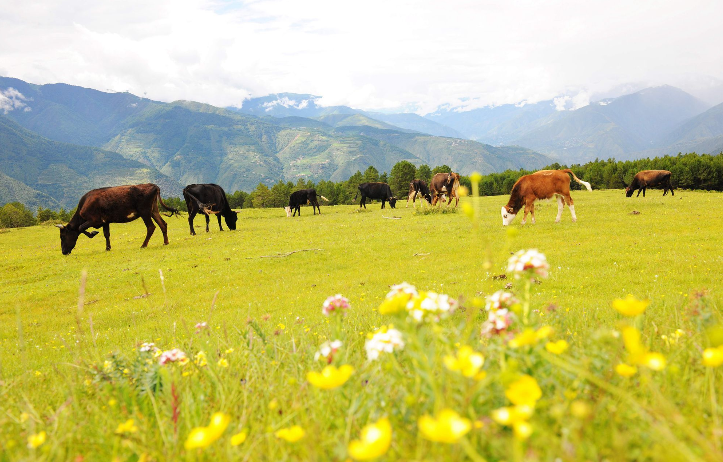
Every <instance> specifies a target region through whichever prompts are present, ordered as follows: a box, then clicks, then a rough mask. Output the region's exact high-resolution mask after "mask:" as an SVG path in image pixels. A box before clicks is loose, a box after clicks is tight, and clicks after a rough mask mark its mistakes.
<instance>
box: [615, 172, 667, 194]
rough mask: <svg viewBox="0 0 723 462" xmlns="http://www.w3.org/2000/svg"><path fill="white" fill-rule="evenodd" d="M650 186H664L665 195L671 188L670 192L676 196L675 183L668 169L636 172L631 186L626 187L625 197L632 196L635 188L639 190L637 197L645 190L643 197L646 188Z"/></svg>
mask: <svg viewBox="0 0 723 462" xmlns="http://www.w3.org/2000/svg"><path fill="white" fill-rule="evenodd" d="M649 186H662V187H663V196H665V195H666V194H668V190H670V194H672V195H674V196H675V193H674V192H673V185H672V184H670V172H669V171H667V170H642V171H640V172H638V173H636V174H635V178H633V181H632V183H630V186H628V187H627V188H625V197H631V196H632V195H633V193H634V192H635V190H636V189H637V190H638V195H637V196H635V197H640V192H641V191H642V192H643V197H645V190H646V189H647V188H648V187H649Z"/></svg>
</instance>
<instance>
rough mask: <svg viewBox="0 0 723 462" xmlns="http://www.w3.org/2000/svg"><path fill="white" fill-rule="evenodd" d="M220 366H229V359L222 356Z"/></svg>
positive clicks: (219, 361)
mask: <svg viewBox="0 0 723 462" xmlns="http://www.w3.org/2000/svg"><path fill="white" fill-rule="evenodd" d="M218 367H228V361H227V360H226V358H221V359H219V360H218Z"/></svg>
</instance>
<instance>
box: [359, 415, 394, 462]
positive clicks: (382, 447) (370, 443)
mask: <svg viewBox="0 0 723 462" xmlns="http://www.w3.org/2000/svg"><path fill="white" fill-rule="evenodd" d="M391 444H392V426H391V425H390V424H389V419H387V418H386V417H385V418H383V419H379V420H378V421H376V422H375V423H373V424H368V425H366V426H365V427H364V428H362V431H361V438H359V439H358V440H354V441H352V442H351V443H349V455H350V456H351V457H352V459H355V460H370V459H376V458H377V457H380V456H383V455H384V454H386V452H387V451H388V450H389V446H390V445H391Z"/></svg>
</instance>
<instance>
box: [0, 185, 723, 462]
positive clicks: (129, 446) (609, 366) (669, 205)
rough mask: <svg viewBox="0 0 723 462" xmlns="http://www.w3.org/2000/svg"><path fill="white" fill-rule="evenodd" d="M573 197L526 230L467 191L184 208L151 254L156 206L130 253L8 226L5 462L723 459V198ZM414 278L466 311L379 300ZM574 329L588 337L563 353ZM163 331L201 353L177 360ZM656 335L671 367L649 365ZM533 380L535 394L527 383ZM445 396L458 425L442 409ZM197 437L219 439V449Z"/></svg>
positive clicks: (121, 236)
mask: <svg viewBox="0 0 723 462" xmlns="http://www.w3.org/2000/svg"><path fill="white" fill-rule="evenodd" d="M573 198H574V200H575V206H576V207H575V208H576V212H577V216H578V222H577V223H572V222H571V219H570V213H569V210H568V209H567V208H565V211H564V212H563V216H562V222H561V223H559V224H555V223H554V219H555V215H556V212H557V204H556V202H554V201H547V202H541V203H539V204H538V208H537V213H536V218H537V224H535V225H532V224H530V223H528V224H527V225H525V226H521V224H520V223H521V218H522V214H520V215H519V216H518V217H517V218H516V219H515V221H514V222H513V223H512V225H511V226H509V227H507V228H503V227H502V225H501V221H502V220H501V218H500V207H501V206H503V205H504V204H506V202H507V197H501V196H497V197H482V198H464V199H463V201H462V202H463V204H469V205H470V206H471V207H472V208H471V210H475V211H476V216H475V217H474V218H470V217H469V216H468V214H467V213H465V212H464V211H463V210H461V209H460V210H459V212H458V213H430V214H419V213H415V211H414V209H413V208H411V207H410V208H405V203H404V202H399V203H398V206H399V208H397V209H394V210H392V209H389V208H388V207H387V208H386V209H384V210H380V209H379V208H380V204H379V203H374V204H372V205H367V206H368V209H367V210H365V211H359V209H358V207H357V206H334V207H324V206H323V205H322V215H320V216H319V215H317V216H314V215H312V213H311V208H309V207H304V208H302V213H303V215H302V216H301V217H300V218H286V216H285V213H284V211H283V209H280V208H279V209H244V210H242V211H240V213H239V222H238V229H237V230H236V231H224V232H219V230H218V226H217V224H216V223H215V219H213V220H212V222H211V225H210V230H211V231H210V232H209V233H206V232H205V223H203V220H202V217H200V218H199V217H197V218H196V232H197V233H198V235H197V236H190V235H189V229H188V222H187V220H186V216H185V215H184V216H183V217H182V218H180V219H179V218H175V217H174V218H165V220H166V222H167V223H168V225H169V239H170V245H168V246H163V245H162V242H163V240H162V236H161V233H160V230H159V229H156V232H155V234H154V236H153V237H152V238H151V241H150V244H149V247H148V248H147V249H140V245H141V243H142V242H143V238H144V235H145V227H144V225H143V224H142V222H141V221H140V220H138V221H136V222H133V223H130V224H125V225H111V244H112V246H113V249H112V250H111V251H110V252H106V251H105V241H104V238H103V236H102V233H100V234H99V235H98V236H96V237H95V238H94V239H92V240H91V239H88V238H86V237H84V236H81V237H80V238H79V240H78V244H77V246H76V248H75V250H74V251H73V253H72V254H71V255H70V256H67V257H64V256H63V255H62V254H61V252H60V242H59V236H58V230H57V229H56V228H55V227H52V226H35V227H30V228H22V229H12V230H6V231H3V232H2V233H1V234H0V255H2V256H1V257H0V262H1V263H0V270H1V273H0V274H2V284H1V285H0V388H1V390H2V396H3V399H2V400H0V461H6V460H8V461H9V460H53V461H55V460H76V461H82V460H119V461H137V460H143V461H151V460H155V461H161V460H340V461H343V460H348V459H349V458H353V459H357V460H365V459H374V458H377V457H378V458H379V460H405V461H407V460H408V461H412V460H414V461H422V460H430V461H431V460H475V461H480V460H490V461H492V460H541V461H542V460H544V461H552V460H563V461H578V460H701V461H703V460H706V461H707V460H721V459H722V458H723V452H722V451H721V438H722V437H723V415H722V414H721V413H722V412H723V409H721V403H723V393H721V391H720V390H721V385H722V384H723V377H721V370H720V369H718V368H716V367H706V366H705V365H704V364H703V360H702V352H703V350H704V349H706V348H711V347H717V346H718V345H719V344H723V335H721V334H720V331H721V330H723V328H719V327H718V325H719V324H720V323H721V313H720V307H721V306H722V302H723V295H722V289H723V282H722V281H723V276H722V271H721V269H723V252H722V251H721V244H723V194H720V193H707V192H697V191H683V190H680V191H676V195H675V196H674V197H671V196H670V195H668V196H665V197H662V192H660V191H652V190H649V191H648V193H647V197H646V198H643V197H642V196H641V197H639V198H635V197H633V198H625V196H624V194H623V192H622V191H616V190H612V191H593V192H587V191H573ZM461 205H462V204H461ZM468 210H469V209H468ZM634 211H635V212H639V213H633V212H634ZM397 218H398V219H397ZM224 229H226V225H225V223H224ZM531 248H536V249H538V250H539V251H540V252H542V253H543V254H544V255H545V256H546V259H547V262H548V264H549V267H550V268H549V277H547V278H542V277H537V278H536V281H533V283H530V284H527V283H526V282H525V279H524V278H523V279H516V278H515V277H514V276H513V274H512V272H508V271H507V261H508V258H509V257H510V255H511V253H513V252H516V251H518V250H520V249H531ZM82 274H86V275H87V276H82ZM502 275H504V276H502ZM528 280H529V279H528ZM403 281H406V282H408V283H410V284H412V285H414V286H416V288H417V290H418V291H433V292H437V293H440V294H447V295H449V296H450V297H452V298H454V299H457V300H458V301H459V307H458V308H457V309H456V310H454V312H451V313H450V314H449V316H446V317H445V316H442V319H441V320H440V321H439V322H435V321H434V320H431V321H427V322H422V323H416V322H414V321H413V320H411V319H409V318H408V317H407V315H406V312H404V310H402V312H397V313H392V314H380V313H379V307H380V304H382V302H383V301H384V300H385V295H387V293H388V292H389V290H390V286H392V285H393V284H399V283H401V282H403ZM506 285H507V286H508V288H507V290H508V291H510V292H513V293H515V294H516V296H517V297H518V299H519V300H520V302H519V303H517V304H515V305H514V306H513V307H511V310H512V311H514V312H515V313H516V321H515V322H514V323H513V324H512V326H511V327H510V328H509V329H508V330H507V332H506V334H504V335H496V336H483V335H481V334H480V331H481V328H482V325H483V323H484V322H485V321H486V320H487V319H488V313H487V311H486V310H485V297H486V296H490V295H491V294H493V293H494V292H496V291H498V290H501V289H505V286H506ZM334 294H342V295H343V296H344V297H346V298H348V300H349V302H350V304H351V308H349V309H348V310H347V313H346V316H342V315H339V314H336V315H332V316H328V317H327V316H325V315H323V314H322V304H323V303H324V301H325V300H326V299H327V297H329V296H331V295H334ZM628 294H631V295H633V296H634V297H636V299H639V300H645V299H648V300H650V304H649V305H648V306H647V309H646V310H645V312H644V313H643V314H639V315H637V316H635V317H625V316H623V315H621V314H620V313H618V312H617V311H616V310H615V309H613V308H612V306H611V304H612V303H613V300H615V299H624V298H625V297H626V296H627V295H628ZM528 306H529V313H528V315H525V311H526V308H527V307H528ZM203 322H205V323H206V325H202V326H199V327H197V324H199V323H203ZM389 325H393V328H394V329H397V330H399V331H400V332H401V334H402V336H403V338H404V343H405V346H404V348H403V349H399V350H395V352H394V353H383V354H382V355H381V356H380V357H379V359H377V360H374V361H371V360H368V359H367V353H366V352H365V342H366V341H368V340H369V337H370V336H371V335H372V333H374V332H376V331H377V330H378V329H379V328H381V327H382V326H389ZM545 326H549V327H551V328H552V333H550V332H549V330H546V327H545ZM387 328H388V329H392V327H387ZM632 328H635V329H634V330H636V331H637V332H639V333H640V341H636V340H635V339H633V340H631V338H632V337H634V335H633V334H632V333H631V332H632V330H630V329H632ZM541 329H542V330H541ZM531 332H534V333H535V335H536V337H535V335H532V336H531V334H530V333H531ZM543 332H544V333H543ZM626 332H627V333H626ZM631 336H632V337H631ZM533 337H535V338H534V339H533ZM336 339H339V340H341V341H342V342H343V346H342V347H341V348H340V349H339V351H338V352H336V353H335V354H334V355H333V358H330V359H329V360H328V362H329V363H330V364H331V365H334V366H341V365H350V366H351V367H353V369H354V372H353V374H352V375H351V377H350V378H348V380H342V379H339V381H341V382H343V384H340V385H339V386H338V387H334V388H332V389H324V388H323V387H322V388H319V387H318V386H315V385H313V384H312V383H310V382H309V378H308V377H307V373H308V372H310V371H321V370H322V369H323V368H324V367H325V366H326V365H327V360H326V359H325V358H322V360H321V361H320V360H315V359H314V356H315V352H317V350H319V347H320V346H321V345H322V344H323V343H324V342H326V341H330V340H336ZM512 339H516V340H517V341H516V343H515V342H512V345H511V344H510V343H511V340H512ZM561 340H564V341H565V342H567V344H568V345H569V347H568V348H567V349H566V350H565V351H561V352H559V353H556V352H554V351H551V350H554V349H555V348H554V347H551V348H548V347H547V344H548V342H550V343H552V342H559V341H561ZM144 342H153V343H154V344H155V346H156V347H157V348H159V349H160V350H161V351H166V350H171V349H173V348H179V349H180V350H182V351H183V352H185V354H186V355H187V356H188V358H189V360H188V361H187V362H185V361H184V362H185V365H181V364H179V363H169V364H165V365H160V364H159V362H158V357H157V355H158V353H156V354H155V355H154V354H153V351H147V352H141V351H140V349H141V345H142V344H143V343H144ZM515 345H516V346H515ZM635 345H638V346H637V348H638V349H637V350H635V348H636V347H635ZM464 346H470V347H471V348H472V349H473V350H474V351H475V352H477V353H478V354H481V355H483V356H484V365H483V366H481V367H472V369H474V372H475V373H474V374H473V376H469V377H468V376H466V374H465V373H460V371H459V370H454V367H453V366H451V364H452V363H451V360H445V357H455V355H457V356H456V357H457V358H458V360H459V361H461V362H459V364H462V362H464V361H463V359H464V358H462V356H463V355H462V354H461V353H460V351H461V348H462V347H464ZM560 349H563V348H560ZM634 350H635V351H634ZM201 352H202V354H200V355H199V353H201ZM649 352H655V353H660V354H661V355H662V356H663V357H664V358H665V367H657V366H658V365H657V364H656V365H655V367H648V366H650V365H649V364H646V362H645V360H642V359H640V358H641V357H642V356H641V355H644V354H648V353H649ZM159 353H160V351H159ZM720 354H721V355H723V350H721V352H720ZM636 361H637V363H636ZM721 361H723V359H721ZM620 363H632V365H633V366H635V364H637V372H636V373H635V374H634V375H632V376H629V377H625V376H624V375H621V374H620V373H618V372H616V366H617V365H618V364H620ZM460 367H461V366H460ZM461 370H462V372H463V371H464V370H465V369H464V368H462V369H461ZM330 374H332V379H333V378H334V377H335V376H334V371H331V372H330ZM525 377H533V378H534V381H535V386H529V382H524V380H527V379H523V378H525ZM312 381H313V380H312ZM524 383H527V388H525V387H522V388H523V392H522V394H523V395H525V396H526V398H524V399H521V400H520V399H515V398H511V396H515V393H514V392H513V391H510V390H514V389H515V388H516V387H517V389H519V387H521V386H522V385H521V384H524ZM537 386H539V390H540V392H541V393H539V395H540V396H537V395H538V393H537V391H536V390H537V389H536V388H535V387H537ZM516 401H519V402H516ZM513 406H516V407H513ZM520 406H525V407H524V408H521V407H520ZM503 408H504V409H507V410H508V411H510V410H513V411H514V409H517V410H518V411H519V412H520V413H521V414H524V415H523V416H522V417H519V418H517V419H516V420H515V419H514V418H508V419H504V418H502V417H500V414H499V413H498V412H497V411H498V410H499V409H503ZM445 409H450V410H453V411H454V412H456V413H458V415H459V420H458V421H457V420H455V419H456V417H455V418H453V419H452V420H451V422H452V424H450V425H447V424H448V423H449V422H448V421H447V420H445V418H444V417H441V418H440V419H439V420H437V421H434V420H433V419H434V418H435V416H436V417H439V416H440V414H439V413H440V411H443V410H445ZM219 412H220V413H223V414H222V415H217V416H216V418H215V419H213V420H209V419H212V416H213V415H214V413H219ZM510 412H512V411H510ZM513 413H514V412H513ZM425 415H428V416H430V419H432V420H430V419H426V418H424V416H425ZM444 415H447V416H449V414H444ZM385 418H386V419H388V420H387V421H385V422H388V423H389V425H390V428H391V442H390V443H389V447H388V449H385V448H384V444H383V443H384V439H383V438H382V440H376V441H374V440H373V438H372V437H371V436H369V435H367V436H368V438H367V439H368V440H369V441H366V442H365V440H364V439H363V438H362V440H361V443H360V444H362V445H364V444H366V443H368V444H369V445H370V446H371V449H369V451H370V452H369V451H368V452H364V451H361V452H358V451H356V450H352V449H351V448H350V443H351V442H352V441H354V440H359V439H360V435H361V434H362V429H363V428H364V427H365V426H366V425H367V424H372V423H374V422H380V421H383V420H384V419H385ZM425 419H426V420H425ZM465 419H468V420H465ZM445 422H447V423H445ZM296 425H298V426H299V427H300V429H301V430H303V433H304V435H303V436H301V437H300V439H299V440H298V441H289V440H295V439H296V438H295V436H299V430H298V429H296V430H289V431H288V432H285V431H283V429H292V428H294V426H296ZM429 425H431V427H429ZM434 425H437V426H436V427H435V426H434ZM199 428H200V429H202V430H203V431H200V433H199V432H196V433H195V434H194V433H193V431H194V429H199ZM385 428H386V427H385ZM429 428H431V430H429ZM460 428H461V429H465V428H466V429H467V431H464V432H462V431H461V430H459V429H460ZM375 429H376V430H378V428H377V427H375V428H374V429H372V430H375ZM425 429H426V430H425ZM280 430H282V432H281V433H279V431H280ZM383 430H384V429H383ZM455 432H456V433H455ZM367 433H370V434H373V432H371V431H369V432H367ZM381 433H382V434H384V431H382V432H381ZM457 433H463V434H457ZM435 434H436V435H437V438H438V440H436V441H435V437H434V435H435ZM189 435H196V436H198V435H201V436H202V437H199V438H200V439H199V441H200V442H199V443H198V447H197V448H196V447H189V446H188V444H189V441H190V439H189ZM242 435H244V436H242ZM290 435H291V436H290ZM430 435H432V436H430ZM439 435H443V436H444V435H446V437H447V438H446V441H442V440H444V439H445V438H442V437H441V436H439ZM204 438H205V439H204ZM440 438H441V439H440ZM41 440H42V441H41ZM379 441H381V442H379ZM235 443H238V444H235ZM375 444H376V446H374V445H375ZM375 448H376V452H375ZM357 449H358V448H357Z"/></svg>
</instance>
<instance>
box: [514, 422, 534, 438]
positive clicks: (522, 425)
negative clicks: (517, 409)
mask: <svg viewBox="0 0 723 462" xmlns="http://www.w3.org/2000/svg"><path fill="white" fill-rule="evenodd" d="M512 431H513V432H514V434H515V438H517V439H518V440H526V439H527V438H529V437H530V435H532V425H530V423H529V422H517V423H516V424H514V425H513V426H512Z"/></svg>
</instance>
